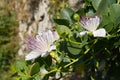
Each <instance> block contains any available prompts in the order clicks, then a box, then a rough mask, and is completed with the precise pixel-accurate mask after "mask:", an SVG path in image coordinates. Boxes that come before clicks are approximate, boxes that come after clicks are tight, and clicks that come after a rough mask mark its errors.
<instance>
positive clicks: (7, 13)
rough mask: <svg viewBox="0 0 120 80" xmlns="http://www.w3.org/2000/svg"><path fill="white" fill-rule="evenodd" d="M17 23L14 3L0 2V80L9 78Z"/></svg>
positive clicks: (15, 43)
mask: <svg viewBox="0 0 120 80" xmlns="http://www.w3.org/2000/svg"><path fill="white" fill-rule="evenodd" d="M17 33H18V22H17V21H16V13H15V10H14V2H11V0H0V80H8V79H9V77H10V75H9V74H10V71H9V70H10V64H11V63H12V62H13V61H14V60H15V55H16V53H17V50H18V36H17Z"/></svg>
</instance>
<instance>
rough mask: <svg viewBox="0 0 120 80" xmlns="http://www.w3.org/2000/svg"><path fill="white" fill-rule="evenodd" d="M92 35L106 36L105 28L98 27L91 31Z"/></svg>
mask: <svg viewBox="0 0 120 80" xmlns="http://www.w3.org/2000/svg"><path fill="white" fill-rule="evenodd" d="M93 36H94V37H105V36H106V30H105V29H104V28H101V29H98V30H96V31H93Z"/></svg>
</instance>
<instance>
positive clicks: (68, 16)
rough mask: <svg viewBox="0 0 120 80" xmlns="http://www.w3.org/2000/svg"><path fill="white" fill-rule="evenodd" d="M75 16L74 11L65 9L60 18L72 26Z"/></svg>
mask: <svg viewBox="0 0 120 80" xmlns="http://www.w3.org/2000/svg"><path fill="white" fill-rule="evenodd" d="M73 14H74V11H73V10H72V9H70V8H64V9H63V10H62V11H61V14H60V18H61V19H66V20H68V21H69V22H70V25H71V24H73V21H72V16H73Z"/></svg>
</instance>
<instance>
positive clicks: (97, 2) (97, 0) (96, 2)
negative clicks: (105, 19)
mask: <svg viewBox="0 0 120 80" xmlns="http://www.w3.org/2000/svg"><path fill="white" fill-rule="evenodd" d="M101 1H102V0H92V5H93V7H94V8H95V10H97V9H98V7H99V5H100V2H101Z"/></svg>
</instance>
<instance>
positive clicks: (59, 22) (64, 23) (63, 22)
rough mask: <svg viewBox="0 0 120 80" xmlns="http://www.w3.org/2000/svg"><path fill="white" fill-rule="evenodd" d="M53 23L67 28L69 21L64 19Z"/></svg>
mask: <svg viewBox="0 0 120 80" xmlns="http://www.w3.org/2000/svg"><path fill="white" fill-rule="evenodd" d="M54 21H55V22H56V23H57V24H59V25H65V26H69V21H68V20H65V19H54Z"/></svg>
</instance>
